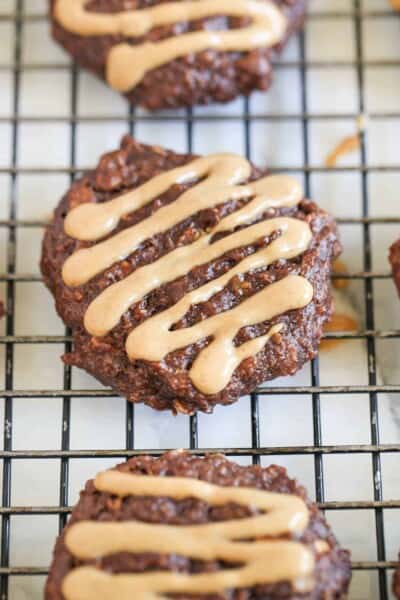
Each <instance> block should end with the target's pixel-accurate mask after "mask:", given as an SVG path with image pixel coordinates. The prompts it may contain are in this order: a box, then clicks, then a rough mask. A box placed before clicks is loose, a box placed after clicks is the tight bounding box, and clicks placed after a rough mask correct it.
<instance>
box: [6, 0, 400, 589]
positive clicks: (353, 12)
mask: <svg viewBox="0 0 400 600" xmlns="http://www.w3.org/2000/svg"><path fill="white" fill-rule="evenodd" d="M25 10H26V6H24V1H23V0H17V2H16V9H15V12H10V13H4V14H0V22H1V21H6V22H9V23H11V24H12V27H13V28H15V47H14V49H13V55H14V57H13V64H11V65H1V66H0V69H1V70H8V71H11V72H12V79H13V82H12V89H13V114H12V116H11V117H10V118H9V117H3V118H0V122H7V123H11V126H12V158H11V164H10V166H9V167H3V168H1V169H0V174H3V175H6V176H8V177H9V178H10V181H11V201H10V207H9V215H8V217H7V218H6V219H5V220H2V221H0V227H1V228H5V229H6V231H7V236H8V242H7V262H6V265H7V271H6V273H4V274H0V281H1V282H5V287H6V302H7V307H8V314H7V317H6V333H5V335H4V336H2V337H0V344H1V345H4V346H5V360H6V365H5V389H4V390H0V396H1V397H3V398H4V399H5V409H4V422H5V436H4V448H3V451H2V452H0V458H1V459H3V484H2V507H1V508H0V515H1V517H2V531H1V566H0V598H1V599H2V600H5V599H7V598H8V597H9V577H10V576H12V575H43V574H45V573H46V571H45V570H43V569H41V568H33V567H29V566H27V567H24V568H21V567H10V519H11V516H13V515H57V516H58V517H59V528H60V530H61V529H62V527H63V526H64V524H65V521H66V518H67V516H68V513H69V511H70V508H69V507H68V487H69V463H70V459H71V458H93V457H98V458H99V457H100V458H102V457H115V458H116V459H117V458H120V457H129V456H132V455H137V454H141V453H150V454H154V455H157V454H160V453H161V452H162V451H161V450H154V451H152V450H151V451H148V450H137V449H135V439H134V418H135V408H134V406H133V405H132V404H130V403H127V408H126V449H125V450H121V449H116V450H100V451H99V450H93V451H91V450H83V451H80V450H71V449H70V435H71V399H72V398H77V397H79V398H82V397H83V398H88V397H100V396H103V397H104V396H112V395H113V393H112V392H111V391H109V390H106V389H104V390H83V389H79V390H76V389H74V390H73V389H71V387H72V386H71V370H70V368H69V367H67V366H66V367H64V375H63V382H62V385H61V386H60V388H59V389H50V390H40V389H39V390H38V389H31V390H17V389H14V387H13V386H14V364H13V351H14V346H15V345H16V344H41V343H43V344H64V346H65V350H66V351H68V350H69V348H70V345H71V338H70V336H69V332H68V331H66V332H65V335H61V336H60V335H57V336H55V335H54V336H49V335H42V336H38V335H35V336H18V335H15V332H14V304H15V288H16V284H17V283H19V282H36V281H40V277H38V276H35V275H31V274H19V273H18V274H17V270H16V242H17V236H16V231H17V228H41V227H43V226H44V225H45V223H44V222H42V221H33V220H21V219H19V220H18V219H17V182H18V177H19V175H21V174H25V173H35V174H47V173H57V174H58V173H67V174H68V175H69V176H70V178H71V180H72V179H73V178H74V176H75V175H76V173H78V172H79V166H78V165H77V161H76V128H77V124H78V123H82V122H96V123H99V122H107V121H113V122H116V121H120V120H122V121H124V122H125V123H127V125H128V127H129V130H130V131H131V132H132V133H134V128H135V124H136V123H138V122H140V121H141V120H151V121H168V120H169V119H173V121H174V122H175V123H176V122H178V121H184V123H185V126H186V143H187V150H188V151H189V152H190V151H191V150H192V145H193V125H194V124H195V123H196V122H199V121H202V120H203V121H204V120H207V121H218V120H219V121H220V120H228V121H238V120H240V121H241V122H242V123H243V131H244V136H245V148H246V154H247V156H248V157H249V155H250V146H251V144H250V126H251V123H252V122H255V121H256V120H270V121H277V120H281V119H286V120H291V119H292V120H293V119H297V120H299V119H300V121H301V124H302V136H303V165H302V167H301V168H300V169H299V167H298V166H296V167H293V168H291V167H290V166H288V167H285V168H283V169H282V168H280V169H277V170H279V171H285V170H287V171H297V172H298V171H302V172H303V173H304V177H305V182H306V191H307V192H308V190H309V187H310V176H311V175H312V174H313V173H315V172H325V171H326V169H325V168H324V167H314V166H311V165H310V157H309V154H310V152H309V126H310V123H311V122H312V121H316V120H332V121H334V120H335V119H337V118H338V116H339V115H337V114H335V113H332V114H331V113H324V114H315V113H312V112H311V111H309V108H308V93H307V85H306V81H307V70H308V69H310V68H312V67H324V68H325V69H329V68H341V67H353V68H355V69H356V73H357V82H358V98H359V106H358V109H357V114H361V113H363V112H364V109H365V94H364V87H365V86H364V83H365V82H364V69H365V67H366V66H373V67H380V68H385V67H387V66H388V67H391V66H400V57H399V60H398V61H392V60H379V61H376V60H375V61H367V60H365V58H364V48H363V39H362V22H363V19H364V18H366V17H368V18H370V19H374V18H381V17H385V16H387V17H389V15H390V16H391V13H390V11H389V8H388V9H387V10H382V11H368V12H367V11H366V10H365V9H364V8H363V5H362V3H361V0H349V5H348V9H347V10H346V11H343V12H323V13H322V12H321V13H315V12H314V13H312V14H311V15H310V17H309V19H310V20H323V19H330V18H334V19H339V20H340V19H342V18H343V19H349V18H350V19H351V20H352V23H353V33H354V36H355V41H356V59H355V61H347V60H346V61H331V62H326V61H324V62H321V63H319V62H318V61H312V62H306V60H305V42H306V40H305V35H306V34H305V33H304V34H301V35H300V50H301V52H300V60H295V61H285V60H282V61H281V60H280V61H277V63H276V65H275V68H276V69H285V68H298V69H299V70H300V73H301V86H302V90H301V113H300V114H298V113H296V114H285V115H281V114H271V113H268V114H261V115H260V114H258V115H252V114H251V113H250V110H249V103H248V102H247V101H245V102H244V112H243V114H242V115H231V114H229V115H223V114H215V115H213V114H211V115H207V116H202V115H196V114H194V113H193V112H192V111H190V110H188V111H187V113H186V115H185V116H179V115H178V116H174V117H169V116H168V115H165V114H161V115H145V114H140V115H137V114H135V112H134V111H133V110H131V111H130V112H129V115H128V116H127V118H125V117H118V116H112V117H111V116H96V117H88V116H86V117H78V115H77V86H78V79H77V71H76V68H75V66H73V65H72V66H70V65H65V64H51V66H49V65H46V64H37V63H35V64H29V63H24V64H22V61H21V29H22V27H23V26H24V24H25V23H26V22H33V21H40V20H43V19H44V18H45V17H44V16H42V15H35V14H33V15H32V14H26V12H25ZM392 18H394V17H392ZM50 68H51V70H55V69H59V70H70V75H71V91H70V114H69V115H68V116H66V117H26V116H21V115H20V112H19V111H20V96H21V85H20V84H21V74H22V71H23V70H38V71H40V72H43V75H44V76H45V75H46V69H50ZM357 114H345V115H344V114H343V113H341V114H340V118H348V119H349V118H354V119H355V118H356V117H357ZM371 116H372V117H373V116H374V115H373V114H372V115H371ZM376 116H379V118H381V119H388V118H392V117H400V113H384V114H382V113H381V112H380V113H379V115H376ZM22 122H40V123H42V122H43V123H44V124H47V123H50V122H57V123H59V122H65V123H67V124H68V126H69V129H70V140H71V150H70V159H69V166H68V167H66V168H53V167H47V166H46V165H43V166H41V167H39V168H23V167H19V166H18V151H19V148H18V138H19V136H18V129H19V127H20V124H21V123H22ZM365 135H366V134H363V136H362V148H361V165H360V167H337V168H336V169H335V170H336V171H341V172H347V171H352V172H356V173H359V177H360V179H361V185H362V217H360V218H354V217H353V218H343V219H339V222H340V223H341V224H344V225H359V226H361V227H362V232H363V269H362V271H360V272H352V273H340V274H337V275H336V277H337V278H340V279H345V278H347V279H350V280H359V281H361V284H362V286H363V288H364V292H365V295H364V297H365V313H366V322H365V329H363V330H362V331H358V332H351V333H349V332H348V333H343V334H327V336H326V337H329V338H337V339H344V338H347V339H349V338H352V339H362V340H365V341H366V344H367V355H368V384H367V385H335V386H322V385H320V379H319V362H318V359H316V360H314V361H313V362H312V368H311V381H310V385H307V386H302V387H282V386H276V387H274V386H273V387H268V388H267V387H261V388H260V389H258V390H257V392H256V393H254V394H253V395H252V397H251V402H250V408H251V436H252V444H251V447H232V448H218V449H215V448H213V451H215V450H217V451H221V452H223V453H225V454H227V455H228V456H229V455H232V456H233V455H234V456H249V457H251V459H252V460H253V462H254V463H259V462H260V459H261V457H263V456H268V455H274V456H276V455H282V456H283V455H297V454H298V455H311V456H312V457H313V460H314V462H315V465H314V466H315V493H316V499H317V502H318V503H319V505H320V506H321V508H323V509H329V510H344V509H346V510H352V509H370V510H373V511H374V513H375V527H376V543H377V560H376V561H368V562H367V561H359V562H355V563H354V565H353V566H354V569H355V570H374V571H376V572H377V573H378V584H379V594H380V595H379V598H380V599H381V600H386V599H387V598H388V597H389V590H388V581H387V577H386V571H387V570H388V569H391V568H393V567H394V566H395V563H393V562H390V561H388V560H386V553H385V533H384V523H383V510H384V509H391V508H400V500H398V501H385V500H383V494H382V483H381V478H380V476H379V475H380V466H381V465H380V461H381V454H382V453H397V452H400V444H390V445H389V444H386V445H383V444H381V443H380V433H379V418H378V393H379V392H388V393H389V392H393V393H400V384H399V385H379V383H378V377H377V370H376V353H375V345H376V340H377V339H384V338H386V339H387V338H400V331H398V330H388V331H379V330H376V329H375V324H374V289H373V283H374V281H375V280H378V279H387V278H389V277H390V274H389V272H388V271H385V272H381V271H379V272H378V271H375V272H373V271H372V260H371V226H372V225H374V224H399V223H400V218H399V217H395V216H393V217H390V216H389V217H385V218H377V217H371V216H370V210H369V209H370V202H369V194H368V177H369V175H370V173H371V172H375V171H392V172H400V162H398V163H397V164H395V165H393V166H386V165H375V166H369V165H368V163H367V159H366V149H365V143H366V141H365ZM354 393H357V394H362V395H364V396H365V399H366V400H368V401H369V410H370V412H369V418H370V443H369V444H358V445H355V444H352V441H351V440H348V443H346V444H342V445H330V446H324V445H322V432H321V407H320V395H321V394H328V395H329V394H354ZM266 394H273V395H285V394H291V395H293V394H299V395H301V394H309V395H311V397H312V415H313V438H314V439H313V444H312V445H309V446H296V447H286V446H285V447H279V448H277V447H271V448H268V447H261V446H260V420H259V398H260V396H263V395H266ZM22 397H23V398H46V397H50V398H60V397H61V398H62V399H63V404H62V438H61V449H60V450H54V451H53V450H51V451H50V450H49V451H43V450H32V451H27V450H22V451H21V450H19V451H16V450H13V437H12V430H13V400H14V399H15V398H22ZM189 428H190V430H189V431H190V433H189V440H190V448H191V450H192V451H193V452H194V453H199V454H201V453H203V452H205V451H206V450H207V449H206V448H202V447H198V427H197V418H196V416H193V417H190V419H189ZM350 453H351V454H367V455H370V456H371V457H372V477H373V481H374V484H373V490H374V497H373V500H371V501H362V502H355V501H352V502H349V501H343V502H326V501H325V497H324V466H323V457H324V455H328V454H338V455H339V454H350ZM35 458H41V459H50V458H53V459H59V460H60V461H61V476H60V485H59V506H56V507H40V506H39V507H30V506H23V507H16V506H13V504H12V495H11V476H12V468H13V464H14V463H13V461H15V460H18V459H35Z"/></svg>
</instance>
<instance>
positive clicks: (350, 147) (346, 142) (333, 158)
mask: <svg viewBox="0 0 400 600" xmlns="http://www.w3.org/2000/svg"><path fill="white" fill-rule="evenodd" d="M360 146H361V138H360V134H359V133H356V134H354V135H352V136H350V137H345V138H344V139H343V140H342V141H341V142H339V144H338V145H337V146H336V148H335V149H334V150H332V152H330V153H329V154H328V156H327V157H326V159H325V166H326V167H327V168H328V169H333V168H334V167H336V165H337V163H338V161H339V159H340V158H342V157H343V156H347V154H351V153H352V152H356V151H357V150H359V149H360Z"/></svg>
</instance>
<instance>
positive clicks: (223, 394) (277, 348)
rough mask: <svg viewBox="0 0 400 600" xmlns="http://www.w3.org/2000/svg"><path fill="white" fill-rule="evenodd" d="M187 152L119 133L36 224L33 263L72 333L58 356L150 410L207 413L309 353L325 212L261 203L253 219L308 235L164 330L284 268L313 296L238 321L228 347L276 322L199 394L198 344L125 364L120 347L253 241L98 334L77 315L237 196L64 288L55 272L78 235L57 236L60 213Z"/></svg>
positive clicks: (314, 344)
mask: <svg viewBox="0 0 400 600" xmlns="http://www.w3.org/2000/svg"><path fill="white" fill-rule="evenodd" d="M193 158H194V157H193V156H190V155H182V154H176V153H174V152H171V151H168V150H165V149H163V148H159V147H154V146H153V147H152V146H147V145H143V144H140V143H138V142H136V141H135V140H134V139H132V138H131V137H129V136H127V137H125V138H124V139H123V140H122V143H121V147H120V149H119V150H117V151H115V152H111V153H109V154H106V155H105V156H103V157H102V158H101V160H100V162H99V164H98V166H97V168H96V169H95V170H93V171H91V172H89V173H87V174H86V175H84V176H83V177H82V178H81V179H79V180H78V181H76V182H75V183H74V184H73V185H72V187H71V189H70V190H69V191H68V192H67V194H66V195H65V196H64V198H63V199H62V200H61V202H60V204H59V206H58V208H57V209H56V211H55V214H54V219H53V221H52V223H51V224H50V225H49V226H48V228H47V230H46V233H45V236H44V240H43V249H42V260H41V269H42V273H43V277H44V281H45V283H46V284H47V286H48V287H49V289H50V290H51V292H52V293H53V295H54V298H55V303H56V308H57V311H58V313H59V315H60V317H61V318H62V319H63V321H64V323H65V324H66V325H67V326H68V327H69V328H71V331H72V336H73V350H72V352H71V353H69V354H66V355H65V356H64V361H65V362H66V363H67V364H69V365H74V366H77V367H80V368H82V369H85V370H86V371H88V372H89V373H91V374H92V375H94V377H96V378H97V379H99V380H100V381H101V382H102V383H104V385H107V386H110V387H112V388H113V389H114V390H115V391H116V392H117V393H119V394H121V395H124V396H126V397H127V398H128V399H129V400H131V401H132V402H145V403H146V404H148V405H149V406H152V407H153V408H155V409H158V410H164V409H170V410H172V411H174V412H181V413H185V414H191V413H193V412H195V411H196V410H201V411H204V412H211V411H212V409H213V407H214V406H215V405H217V404H225V405H226V404H231V403H232V402H234V401H236V400H237V399H238V398H239V397H240V396H242V395H245V394H248V393H250V392H252V391H254V390H255V388H256V387H257V386H258V385H259V384H261V383H262V382H264V381H267V380H271V379H274V378H275V377H279V376H283V375H292V374H294V373H295V372H296V371H297V370H298V369H300V368H301V367H302V366H303V365H304V363H305V362H306V361H308V360H310V359H311V358H313V357H314V356H315V355H316V353H317V349H318V345H319V341H320V338H321V336H322V333H323V327H324V324H325V323H326V322H327V321H328V320H329V319H330V317H331V313H332V301H331V294H330V285H329V284H330V275H331V263H332V261H333V259H334V258H335V257H336V256H337V255H338V254H339V252H340V249H341V247H340V243H339V241H338V236H337V228H336V224H335V221H334V219H333V218H332V217H331V216H329V215H328V214H327V213H326V212H325V211H323V210H320V209H319V208H318V207H317V205H316V204H314V203H313V202H311V201H310V200H307V199H304V200H302V201H301V202H300V203H299V204H298V205H297V206H295V207H292V208H274V209H268V211H267V213H265V214H263V215H262V217H261V218H259V219H258V220H257V222H258V221H262V220H265V221H266V222H267V220H268V219H269V218H275V217H280V216H286V217H294V218H296V219H299V220H302V221H304V222H305V223H307V224H308V225H309V227H310V230H311V232H312V239H311V243H310V245H309V247H308V248H307V250H306V251H305V252H304V253H303V254H301V255H300V256H298V257H297V258H295V259H290V260H279V261H276V262H274V263H273V264H271V265H269V266H268V267H265V268H260V269H257V270H254V271H250V272H248V273H246V274H244V275H243V276H242V277H238V276H234V277H232V279H231V280H230V281H229V283H228V284H227V285H226V286H225V287H224V289H223V290H222V291H220V292H219V293H217V294H215V295H214V296H212V297H211V298H210V299H209V300H207V301H205V302H202V303H200V304H196V305H194V306H193V305H192V306H191V308H190V309H189V311H188V312H187V313H186V315H185V317H184V318H183V319H181V321H180V322H179V323H178V324H176V325H174V328H185V327H190V326H192V325H194V324H195V323H198V322H199V321H202V320H204V319H206V318H210V317H212V316H213V315H217V314H219V313H221V312H224V311H227V310H230V309H232V308H234V307H235V306H237V305H239V304H240V303H241V302H242V301H245V300H246V299H248V298H250V297H251V296H253V295H254V294H255V293H257V292H259V291H261V290H263V289H264V288H265V287H266V286H268V285H270V284H272V283H274V282H277V281H280V280H281V279H283V278H285V277H286V276H288V275H300V276H303V277H304V278H306V279H307V280H308V281H309V282H310V283H311V285H312V286H313V290H314V295H313V298H312V300H311V302H310V303H309V304H308V305H307V306H305V307H304V308H302V309H298V310H292V311H289V312H287V313H285V314H283V315H280V316H279V317H277V318H275V319H272V320H271V321H269V322H264V323H261V324H259V325H253V326H250V327H246V330H245V331H244V330H240V332H239V335H238V336H237V340H236V339H235V344H239V345H240V344H241V343H243V342H244V341H246V340H248V339H252V338H254V337H258V336H260V335H264V334H265V333H267V331H269V330H270V328H271V327H273V326H274V325H276V324H277V322H279V324H282V329H281V331H280V332H279V333H276V334H275V335H273V336H272V338H271V339H270V340H269V342H268V343H267V344H266V345H265V347H264V348H263V350H262V351H261V352H259V353H258V354H257V355H255V356H253V357H251V358H248V359H246V360H243V361H242V362H241V364H240V365H239V366H238V368H236V370H235V371H234V373H233V375H232V377H231V379H230V381H229V383H228V385H227V386H226V387H225V388H224V389H222V390H221V391H220V392H218V393H215V394H205V393H202V392H201V391H200V390H199V389H197V388H196V387H195V386H194V385H193V383H192V380H191V378H190V375H189V371H190V368H191V366H192V365H193V362H194V360H195V359H196V357H197V356H198V354H199V352H200V351H201V349H202V348H203V347H204V344H203V342H200V345H199V342H198V343H195V344H191V345H190V346H188V347H186V348H182V349H178V350H176V351H174V352H170V353H169V354H168V355H167V356H165V358H164V359H163V360H161V361H159V362H149V361H145V360H137V359H136V360H132V361H130V360H129V358H128V355H127V352H126V349H125V344H126V339H127V336H128V335H129V333H130V332H131V331H132V330H134V328H136V327H137V326H139V325H140V324H141V323H143V322H144V321H145V320H146V319H149V318H151V317H152V316H154V315H156V314H158V313H160V312H162V311H164V310H166V309H167V308H169V307H171V306H173V305H175V304H176V303H177V302H178V301H179V300H180V299H181V298H182V297H184V296H185V295H186V294H187V293H188V292H189V291H191V290H193V289H196V288H199V287H200V286H203V285H205V284H206V283H208V282H209V281H211V280H213V279H215V278H216V277H219V276H221V275H222V274H224V273H226V272H228V271H229V270H230V269H231V268H232V266H233V265H235V264H237V263H239V262H240V261H241V260H243V258H244V257H245V256H248V254H249V253H252V252H255V251H257V249H259V246H258V247H257V245H255V244H253V245H252V246H246V247H245V248H237V249H235V250H232V251H230V252H228V253H225V254H224V255H223V256H222V257H218V258H217V259H215V260H213V261H211V262H209V263H206V264H204V265H200V266H197V267H195V268H193V269H192V270H191V271H190V272H189V273H187V275H185V276H182V277H179V278H178V279H176V280H174V281H171V282H169V283H166V284H164V285H162V286H161V287H159V288H158V289H156V290H154V291H153V292H151V293H150V294H148V295H147V296H146V297H145V298H144V299H143V300H142V301H140V302H136V304H134V305H132V306H131V307H130V308H129V309H128V311H127V312H126V313H125V314H124V315H123V317H122V319H121V320H120V322H119V323H118V325H117V326H116V327H114V329H113V330H112V331H110V332H109V333H108V334H107V335H105V336H104V337H93V336H91V335H89V333H88V332H87V331H86V330H85V327H84V325H83V320H84V316H85V313H86V310H87V308H88V306H89V304H90V303H91V302H92V301H93V300H94V299H95V298H96V297H97V296H98V295H99V293H100V292H102V291H103V290H104V289H105V288H107V287H108V286H109V285H110V284H112V283H114V282H117V281H120V280H122V279H124V278H126V277H127V276H128V275H129V274H130V273H132V272H134V271H135V270H136V269H138V268H140V267H141V266H143V265H145V264H149V263H153V262H154V261H156V260H157V259H159V258H160V257H162V256H165V255H166V254H168V253H169V252H171V250H174V249H175V248H177V247H182V246H184V245H187V244H190V243H192V242H193V241H194V240H196V239H197V238H198V237H199V236H200V235H203V234H204V232H206V231H208V230H209V229H210V228H212V227H214V226H215V225H216V224H218V223H219V221H220V220H221V218H222V216H223V215H226V214H228V213H229V212H232V210H236V209H237V208H238V206H239V205H238V204H237V201H235V200H231V201H229V202H226V203H224V204H222V205H218V206H215V207H214V208H212V209H207V210H203V211H199V212H198V213H197V214H193V215H191V216H190V217H189V218H187V219H184V220H183V221H181V222H180V223H178V224H177V225H175V226H173V227H172V228H170V229H168V230H167V231H165V232H163V233H161V234H157V235H156V236H153V238H152V239H150V240H146V241H145V242H144V243H143V244H141V245H140V246H139V248H138V249H137V250H136V251H135V252H134V253H133V254H131V255H130V256H129V257H127V258H126V259H125V260H123V261H120V262H117V263H116V264H113V265H112V266H111V267H109V268H108V269H106V270H105V271H104V272H102V273H100V274H99V275H97V276H96V277H94V278H93V279H91V280H90V281H89V282H88V283H85V284H83V285H80V286H79V287H68V286H67V285H65V283H64V281H63V278H62V267H63V265H64V263H65V261H66V259H67V258H68V257H69V256H71V254H73V253H74V251H75V250H76V249H77V248H79V247H81V246H82V243H81V242H77V241H76V240H74V239H72V238H71V237H69V236H68V235H67V234H66V233H65V231H64V219H65V217H66V215H67V214H68V213H69V211H71V210H72V209H73V208H74V207H76V206H78V205H80V204H82V203H86V202H92V203H93V202H94V203H98V202H104V201H106V200H109V199H111V198H114V197H116V196H119V195H121V194H122V193H123V192H126V191H128V190H132V189H134V188H137V187H138V186H140V185H141V184H143V183H145V182H147V181H149V180H150V179H152V178H153V177H154V176H156V175H158V174H160V173H163V172H165V171H168V170H171V169H173V168H175V167H178V166H182V165H185V164H187V163H188V162H191V161H192V160H193ZM261 175H265V173H262V172H261V171H260V170H258V169H256V168H255V167H253V170H252V175H251V179H252V180H257V179H259V178H260V177H261ZM196 183H197V182H192V183H190V184H188V183H185V184H175V185H173V186H172V187H171V188H169V189H168V191H167V192H165V193H163V194H161V195H160V196H159V197H158V198H156V199H155V200H154V201H153V202H150V203H149V204H147V205H146V206H144V207H142V208H141V209H139V210H136V211H135V212H134V213H131V214H129V215H127V216H126V217H124V219H122V220H121V222H120V224H119V226H118V228H117V231H119V230H123V229H125V228H127V227H129V226H131V225H133V224H136V223H139V222H141V221H142V220H143V219H145V218H146V217H148V216H150V215H152V214H154V213H155V212H156V211H157V210H158V209H160V207H163V206H166V205H168V204H171V203H172V202H174V201H176V200H177V199H178V198H179V197H180V196H181V195H182V193H183V192H185V191H187V190H188V189H189V187H191V186H193V185H195V184H196ZM235 203H236V204H235ZM274 235H275V234H273V235H272V236H270V237H269V238H264V239H263V240H261V241H260V243H261V244H262V245H268V244H269V243H270V242H271V240H272V239H274ZM276 235H278V234H276ZM85 244H86V245H90V244H91V243H85Z"/></svg>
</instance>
